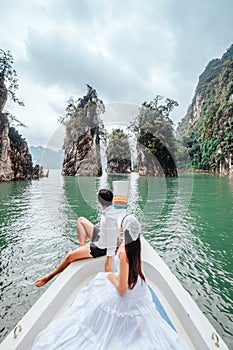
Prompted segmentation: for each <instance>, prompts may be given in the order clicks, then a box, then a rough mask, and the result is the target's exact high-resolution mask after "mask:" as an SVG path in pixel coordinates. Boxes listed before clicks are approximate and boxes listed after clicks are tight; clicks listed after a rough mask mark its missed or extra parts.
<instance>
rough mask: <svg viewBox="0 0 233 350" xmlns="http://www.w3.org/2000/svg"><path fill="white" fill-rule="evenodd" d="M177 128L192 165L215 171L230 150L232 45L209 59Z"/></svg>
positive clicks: (232, 127)
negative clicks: (218, 56)
mask: <svg viewBox="0 0 233 350" xmlns="http://www.w3.org/2000/svg"><path fill="white" fill-rule="evenodd" d="M197 94H199V96H201V98H203V101H204V103H203V105H202V108H201V112H200V116H199V119H198V121H197V122H196V123H195V124H194V125H192V126H189V121H190V120H192V118H193V110H194V103H195V101H196V98H197ZM178 132H179V133H180V135H182V136H183V140H184V142H185V144H186V146H187V148H188V150H189V154H190V157H191V159H192V162H193V166H194V167H195V168H199V169H204V170H208V171H212V172H218V171H219V168H220V163H221V164H224V162H225V159H227V158H228V157H229V155H230V154H232V153H233V45H232V46H231V47H230V48H229V49H228V50H227V52H226V53H225V54H224V55H223V57H222V58H221V60H220V59H217V60H213V61H211V62H210V63H209V64H208V66H207V68H206V69H205V71H204V72H203V74H202V75H201V76H200V79H199V83H198V86H197V89H196V94H195V96H194V99H193V103H192V105H191V106H190V108H189V110H188V113H187V115H186V117H185V118H184V119H183V120H182V121H181V123H180V125H179V127H178Z"/></svg>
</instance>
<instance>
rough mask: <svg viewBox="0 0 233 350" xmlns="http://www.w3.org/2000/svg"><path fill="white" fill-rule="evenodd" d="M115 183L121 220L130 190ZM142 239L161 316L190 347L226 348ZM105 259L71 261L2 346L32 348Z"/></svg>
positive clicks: (205, 349) (146, 267)
mask: <svg viewBox="0 0 233 350" xmlns="http://www.w3.org/2000/svg"><path fill="white" fill-rule="evenodd" d="M113 185H114V187H115V189H117V191H118V194H117V200H118V201H119V203H118V206H119V208H120V210H119V220H121V218H122V217H123V216H124V215H125V212H126V209H124V203H123V202H124V197H126V196H127V193H120V194H119V192H120V191H121V190H122V187H123V189H124V188H126V187H127V184H126V183H125V184H123V183H120V182H115V184H113ZM124 191H126V190H125V189H124ZM124 191H123V192H124ZM127 191H128V190H127ZM121 196H122V198H120V197H121ZM141 240H142V261H143V271H144V273H145V276H146V280H147V283H148V285H149V288H150V290H151V292H152V296H153V299H154V302H155V306H156V307H157V308H158V309H159V311H160V312H161V314H162V316H163V317H164V318H165V319H166V320H167V322H168V323H169V324H170V325H171V327H173V328H175V330H176V331H177V332H178V334H179V335H180V336H181V337H182V338H183V339H184V340H185V341H186V342H187V343H188V344H189V346H190V348H191V349H195V350H214V349H215V350H216V349H220V350H227V349H228V347H227V345H226V344H225V343H224V341H223V339H222V338H221V337H220V335H219V334H218V333H217V332H216V330H215V329H214V327H213V326H212V325H211V323H210V322H209V321H208V319H207V318H206V317H205V316H204V314H203V313H202V312H201V310H200V309H199V308H198V306H197V304H196V303H195V302H194V300H193V299H192V297H191V296H190V294H189V293H188V292H187V291H186V290H185V289H184V288H183V287H182V285H181V284H180V282H179V281H178V279H177V278H176V277H175V276H174V274H173V273H172V272H171V270H170V269H169V268H168V266H167V265H166V264H165V262H164V261H163V260H162V258H160V257H159V255H158V254H157V253H156V252H155V250H154V249H153V248H152V247H151V246H150V244H149V243H148V242H147V241H146V240H145V239H144V238H143V237H142V239H141ZM104 261H105V257H101V258H96V259H85V260H80V261H76V262H74V263H72V264H71V265H69V266H68V267H67V268H66V269H65V270H64V271H63V272H62V273H61V274H60V275H59V276H58V277H57V278H56V280H55V281H54V282H53V283H52V284H51V285H50V287H49V288H48V289H47V290H46V291H45V292H44V294H43V295H42V296H41V297H40V298H39V299H38V301H37V302H36V303H35V304H34V305H33V306H32V307H31V309H30V310H29V311H28V312H27V313H26V315H25V316H24V317H23V318H22V319H21V321H20V322H19V323H18V324H17V325H16V327H15V328H14V329H13V330H12V331H11V332H10V333H9V335H8V336H7V337H6V338H5V339H4V340H3V342H2V343H1V345H0V350H30V349H31V347H32V344H33V341H34V339H35V337H36V335H37V334H38V333H39V332H40V331H41V330H42V329H44V328H45V327H46V326H47V325H48V324H49V323H50V322H51V321H52V320H54V319H56V318H57V317H58V316H59V315H60V314H61V313H62V312H63V311H64V309H65V308H66V307H67V306H68V305H70V304H71V303H72V300H73V299H74V297H75V296H76V294H77V293H78V291H79V290H80V289H81V288H82V287H83V286H84V285H85V284H86V283H88V281H90V280H91V279H92V278H93V277H94V276H95V275H96V273H98V272H100V271H103V269H104ZM145 331H146V330H145ZM228 350H229V349H228Z"/></svg>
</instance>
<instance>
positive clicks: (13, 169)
mask: <svg viewBox="0 0 233 350" xmlns="http://www.w3.org/2000/svg"><path fill="white" fill-rule="evenodd" d="M6 100H7V90H6V88H5V85H4V83H3V82H2V81H0V182H2V181H12V180H26V179H31V178H37V175H36V174H35V172H34V170H33V166H32V157H31V155H30V153H29V150H28V145H27V142H26V141H25V140H24V139H23V138H22V137H21V135H19V133H18V131H17V130H16V129H15V128H12V127H10V125H9V120H8V118H7V114H6V113H3V108H4V106H5V103H6Z"/></svg>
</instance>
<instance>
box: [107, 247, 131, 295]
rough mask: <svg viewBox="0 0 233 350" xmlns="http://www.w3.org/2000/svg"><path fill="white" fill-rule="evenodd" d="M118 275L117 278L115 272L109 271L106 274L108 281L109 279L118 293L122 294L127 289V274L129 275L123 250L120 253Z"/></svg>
mask: <svg viewBox="0 0 233 350" xmlns="http://www.w3.org/2000/svg"><path fill="white" fill-rule="evenodd" d="M119 258H120V276H119V278H118V277H117V275H116V274H115V273H109V274H108V275H107V277H108V279H109V281H111V282H112V283H113V284H114V285H115V287H116V289H117V291H118V293H119V294H120V295H124V294H125V293H126V291H127V289H128V276H129V264H128V262H127V260H126V253H125V252H124V251H123V252H121V253H120V256H119Z"/></svg>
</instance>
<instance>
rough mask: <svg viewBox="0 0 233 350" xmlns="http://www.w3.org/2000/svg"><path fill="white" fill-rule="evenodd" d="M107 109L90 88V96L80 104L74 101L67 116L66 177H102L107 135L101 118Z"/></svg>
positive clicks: (64, 167) (69, 103) (82, 99)
mask: <svg viewBox="0 0 233 350" xmlns="http://www.w3.org/2000/svg"><path fill="white" fill-rule="evenodd" d="M104 110H105V107H104V104H103V102H102V101H101V100H100V99H99V97H98V94H97V92H96V90H95V89H93V88H92V87H91V86H90V85H87V94H86V95H85V96H83V97H80V98H79V99H78V100H77V101H74V100H73V98H71V99H70V100H69V101H68V106H67V107H66V116H65V117H64V118H62V120H61V122H62V123H63V124H64V125H65V127H66V135H65V140H64V146H63V148H64V150H65V153H64V161H63V168H62V175H68V176H101V175H102V165H101V158H100V137H101V136H103V134H104V127H103V123H102V121H101V119H100V117H99V115H100V114H102V113H104Z"/></svg>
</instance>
